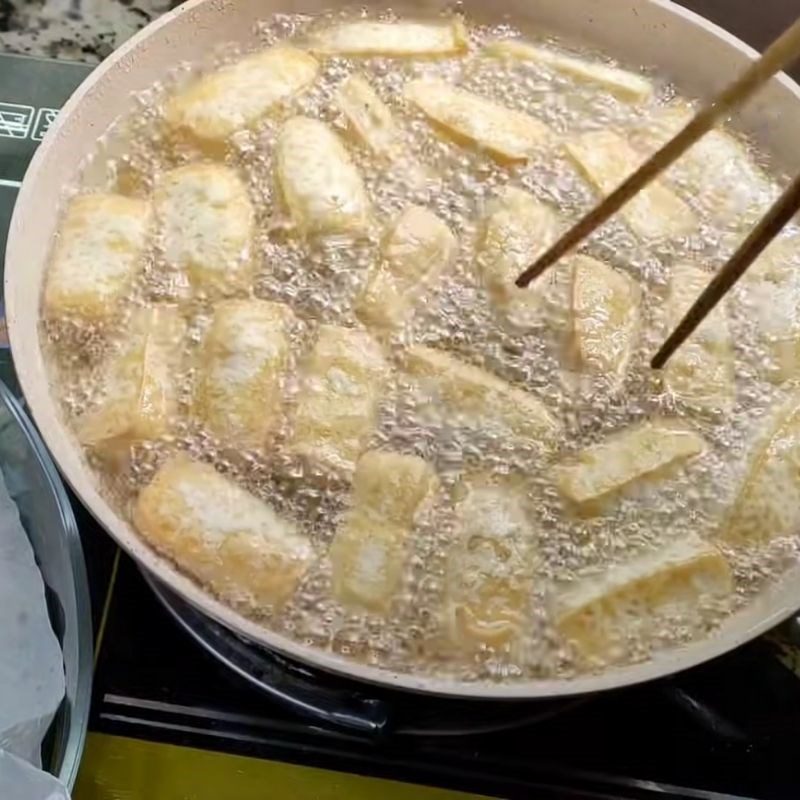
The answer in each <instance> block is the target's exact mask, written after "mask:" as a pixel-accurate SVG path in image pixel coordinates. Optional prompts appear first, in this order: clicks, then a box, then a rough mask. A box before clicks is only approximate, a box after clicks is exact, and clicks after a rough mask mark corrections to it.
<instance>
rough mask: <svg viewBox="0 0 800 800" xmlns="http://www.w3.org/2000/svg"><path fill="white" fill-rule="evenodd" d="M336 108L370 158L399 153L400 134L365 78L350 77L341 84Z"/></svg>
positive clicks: (393, 156) (386, 156)
mask: <svg viewBox="0 0 800 800" xmlns="http://www.w3.org/2000/svg"><path fill="white" fill-rule="evenodd" d="M336 105H337V106H338V108H339V110H340V111H341V112H342V114H344V116H345V119H346V120H347V124H348V125H349V126H350V128H351V129H352V131H353V133H354V134H355V136H356V138H357V139H358V140H359V141H360V142H361V143H362V144H364V146H365V147H367V148H368V149H369V150H370V151H371V152H372V153H373V154H374V155H376V156H381V157H383V158H385V159H387V160H391V159H393V158H395V157H396V156H398V155H399V154H400V152H401V150H402V147H401V143H400V132H399V130H398V128H397V124H396V122H395V120H394V117H393V116H392V112H391V110H390V109H389V107H388V106H387V105H386V103H384V102H383V100H381V99H380V97H378V94H377V92H376V91H375V90H374V89H373V88H372V86H370V85H369V82H368V81H367V80H366V79H365V78H363V77H362V76H361V75H351V76H350V77H349V78H346V79H345V80H344V81H342V83H341V84H340V85H339V88H338V89H337V90H336Z"/></svg>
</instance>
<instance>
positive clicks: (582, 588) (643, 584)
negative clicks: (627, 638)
mask: <svg viewBox="0 0 800 800" xmlns="http://www.w3.org/2000/svg"><path fill="white" fill-rule="evenodd" d="M732 591H733V576H732V573H731V569H730V566H729V565H728V562H727V561H726V560H725V557H724V556H723V555H722V554H721V553H720V552H718V551H717V550H716V549H715V548H714V547H713V546H712V545H710V544H708V543H707V542H704V541H703V540H702V539H700V538H699V537H698V536H694V535H692V536H688V537H686V538H685V539H679V540H676V541H673V542H671V543H669V544H667V545H665V546H663V547H662V548H660V549H659V550H653V551H650V552H645V553H643V554H641V555H638V556H636V557H634V558H633V559H631V560H630V561H628V562H627V563H623V564H618V565H616V566H612V567H610V568H608V569H605V570H604V571H603V572H602V573H600V574H598V575H597V576H593V577H590V578H586V579H584V580H581V581H579V582H578V583H576V584H575V585H574V586H572V587H571V588H569V589H567V590H565V591H563V592H562V593H561V594H560V596H558V598H557V600H556V613H555V621H556V627H557V628H558V630H559V631H560V632H561V634H562V635H563V636H564V637H565V638H566V639H568V640H569V641H571V642H572V643H573V644H574V645H576V646H577V647H578V649H579V651H581V652H582V653H583V654H584V655H586V656H589V657H592V656H595V657H606V658H607V657H609V656H610V657H612V658H613V654H614V649H615V647H619V645H620V643H621V642H622V640H623V637H624V635H625V632H626V629H627V628H628V626H629V625H630V624H631V623H632V622H633V623H639V624H643V623H644V624H646V622H647V621H648V620H649V619H650V618H651V617H652V616H653V615H654V614H657V613H658V612H659V611H663V610H666V609H668V608H669V609H680V610H682V611H684V612H685V613H691V612H692V610H693V609H695V608H696V607H697V605H698V604H699V603H700V602H701V601H702V599H703V598H704V597H712V598H720V597H725V596H727V595H729V594H730V593H731V592H732Z"/></svg>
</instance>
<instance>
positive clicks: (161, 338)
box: [75, 306, 186, 460]
mask: <svg viewBox="0 0 800 800" xmlns="http://www.w3.org/2000/svg"><path fill="white" fill-rule="evenodd" d="M185 331H186V323H185V322H184V321H183V319H182V317H181V316H180V314H179V313H178V310H177V309H176V308H175V307H174V306H151V307H150V308H143V309H137V310H136V311H135V312H134V313H133V316H132V319H131V321H130V324H129V325H128V327H127V330H126V338H125V341H124V342H123V344H122V348H121V351H120V352H118V353H114V354H113V355H112V356H111V357H110V359H109V363H108V364H107V365H106V366H105V367H104V370H103V374H104V380H105V391H104V396H103V399H102V401H101V402H100V404H99V406H97V407H96V408H94V409H92V410H90V411H88V412H86V413H85V414H83V415H81V416H80V417H78V419H77V420H76V423H75V425H76V431H77V435H78V439H79V441H80V442H81V444H83V445H85V446H86V447H88V448H89V449H91V450H92V451H94V452H95V453H97V454H98V455H101V456H103V457H106V458H110V459H112V460H120V459H124V458H125V457H126V456H127V455H128V454H129V451H130V448H131V446H132V445H134V444H137V443H138V442H141V441H145V440H148V439H156V438H158V437H159V436H163V435H164V434H165V433H167V432H168V431H169V429H170V426H171V424H172V422H173V419H174V417H175V415H176V414H177V410H178V408H177V406H178V400H177V385H176V381H177V375H176V373H177V372H178V369H179V367H180V361H181V355H182V352H183V348H184V338H183V337H184V334H185Z"/></svg>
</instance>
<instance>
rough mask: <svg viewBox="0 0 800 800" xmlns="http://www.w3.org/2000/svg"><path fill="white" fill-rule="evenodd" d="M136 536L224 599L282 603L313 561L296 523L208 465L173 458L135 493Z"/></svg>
mask: <svg viewBox="0 0 800 800" xmlns="http://www.w3.org/2000/svg"><path fill="white" fill-rule="evenodd" d="M133 523H134V525H135V526H136V528H137V530H138V531H139V533H140V534H141V535H142V536H143V537H144V538H145V540H146V541H148V542H149V543H150V544H151V545H152V546H153V547H154V548H155V549H156V550H158V551H159V552H160V553H163V554H164V555H166V556H168V557H169V558H171V559H172V560H173V561H174V562H175V563H176V564H177V565H178V567H180V568H181V569H182V570H184V571H185V572H187V573H188V574H189V575H191V576H192V577H193V578H195V579H197V580H198V581H199V582H200V583H202V584H204V585H207V586H209V587H210V588H211V589H212V590H213V591H214V592H215V593H216V594H218V595H219V596H220V597H222V598H224V599H225V600H227V601H228V602H231V603H234V604H237V605H238V604H241V605H245V606H248V607H251V608H254V609H267V608H274V607H276V606H280V605H281V604H282V603H284V602H285V601H286V600H287V599H288V598H289V597H290V596H291V594H292V593H293V592H294V590H295V588H296V587H297V584H298V583H299V582H300V580H301V578H302V577H303V575H304V574H305V572H306V570H307V569H308V567H309V565H310V564H311V561H312V560H313V558H314V551H313V549H312V547H311V544H310V542H309V541H308V540H307V539H306V538H305V537H304V536H302V535H301V534H299V533H298V532H297V530H296V527H295V525H294V523H292V522H290V521H289V520H287V519H284V518H282V517H280V516H279V515H278V514H277V513H276V512H275V510H274V509H273V508H272V507H271V506H270V505H268V504H267V503H265V502H264V501H263V500H260V499H259V498H258V497H255V496H254V495H252V494H250V493H249V492H247V491H246V490H245V489H243V488H242V487H241V486H239V485H238V484H237V483H236V482H235V481H233V480H231V479H230V478H227V477H225V476H224V475H221V474H220V473H219V472H217V471H216V470H215V469H214V467H212V466H210V465H208V464H204V463H201V462H199V461H193V460H191V459H189V458H188V457H186V456H176V457H175V458H173V459H171V460H169V461H167V462H166V463H165V464H164V465H163V466H162V467H161V468H160V469H159V470H158V472H157V473H156V475H155V477H154V478H153V480H152V482H151V483H150V484H149V485H147V486H146V487H145V488H144V489H142V491H141V492H140V493H139V496H138V498H137V499H136V503H135V505H134V509H133Z"/></svg>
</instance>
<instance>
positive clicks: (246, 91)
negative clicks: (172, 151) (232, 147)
mask: <svg viewBox="0 0 800 800" xmlns="http://www.w3.org/2000/svg"><path fill="white" fill-rule="evenodd" d="M318 70H319V64H318V63H317V60H316V59H315V58H314V57H313V56H311V55H309V54H308V53H305V52H303V51H302V50H298V49H297V48H294V47H287V46H285V45H281V46H278V47H270V48H269V49H267V50H262V51H260V52H258V53H253V54H252V55H249V56H245V57H244V58H243V59H241V60H240V61H237V62H236V63H235V64H231V65H230V66H227V67H223V68H222V69H219V70H217V71H216V72H212V73H210V74H208V75H204V76H203V77H201V78H200V79H199V80H196V81H194V82H193V83H191V84H190V85H189V86H188V88H186V89H184V90H183V91H181V92H178V94H176V95H175V96H174V97H172V98H170V99H169V100H168V102H167V105H166V110H165V115H164V116H165V119H166V123H167V126H168V127H169V128H170V129H171V130H172V131H173V132H174V133H177V134H178V135H179V136H182V137H185V138H187V139H188V140H189V141H191V142H193V143H194V144H196V145H198V146H200V147H201V148H203V149H204V150H206V151H207V152H211V153H214V154H219V153H220V152H223V151H224V147H225V143H226V141H227V140H228V139H229V138H230V136H231V135H232V134H234V133H236V132H237V131H240V130H243V129H245V128H248V127H251V126H253V125H255V124H256V123H257V122H258V121H259V120H260V119H261V118H262V117H263V116H265V115H266V114H267V113H268V112H269V111H270V109H272V108H273V107H274V106H275V105H276V104H278V103H279V102H281V101H282V100H287V99H288V98H290V97H291V96H292V95H294V94H296V93H297V92H299V91H300V90H302V89H304V88H305V87H306V86H309V85H310V84H311V83H312V82H313V81H314V79H315V78H316V77H317V72H318Z"/></svg>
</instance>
